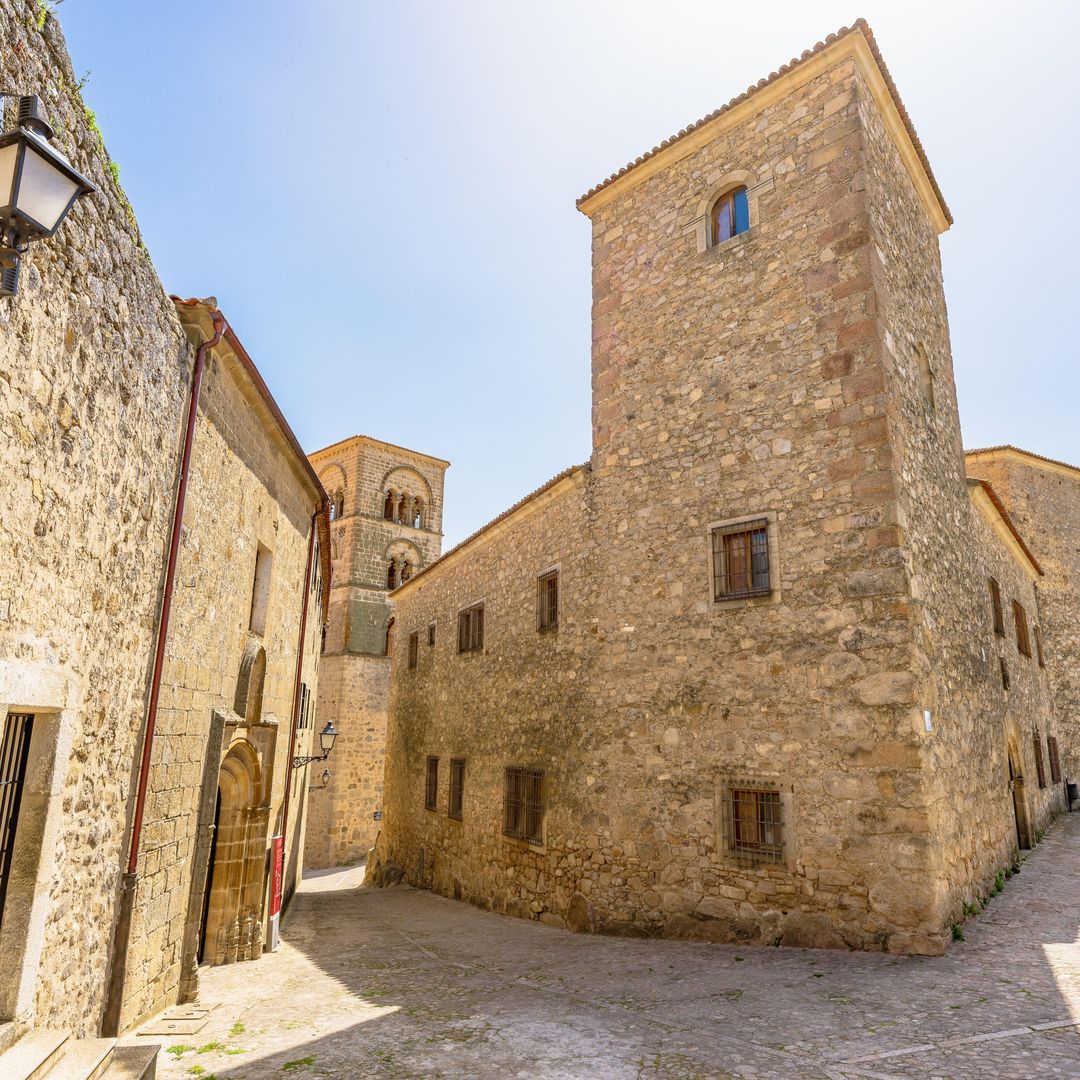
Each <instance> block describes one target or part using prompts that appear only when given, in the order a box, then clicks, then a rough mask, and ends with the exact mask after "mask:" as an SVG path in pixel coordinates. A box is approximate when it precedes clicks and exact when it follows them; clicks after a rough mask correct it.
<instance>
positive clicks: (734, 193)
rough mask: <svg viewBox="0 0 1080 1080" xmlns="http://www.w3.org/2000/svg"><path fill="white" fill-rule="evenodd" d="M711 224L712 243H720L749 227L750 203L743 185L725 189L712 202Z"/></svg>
mask: <svg viewBox="0 0 1080 1080" xmlns="http://www.w3.org/2000/svg"><path fill="white" fill-rule="evenodd" d="M711 224H712V242H713V244H714V245H715V244H722V243H723V242H724V241H725V240H730V239H731V238H732V237H733V236H738V235H739V233H743V232H746V230H747V229H749V228H750V204H749V202H748V201H747V198H746V188H745V187H737V188H733V189H732V190H731V191H725V192H724V194H723V195H721V196H720V198H719V199H717V200H716V202H714V203H713V208H712V215H711Z"/></svg>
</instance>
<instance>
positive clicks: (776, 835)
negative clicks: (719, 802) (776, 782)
mask: <svg viewBox="0 0 1080 1080" xmlns="http://www.w3.org/2000/svg"><path fill="white" fill-rule="evenodd" d="M724 822H725V834H726V840H727V849H728V853H729V854H731V855H736V856H739V857H741V858H745V859H749V860H751V861H754V862H780V861H781V860H782V859H783V857H784V813H783V803H782V802H781V799H780V792H779V791H777V790H776V789H775V788H765V787H761V788H759V787H751V786H749V785H746V786H736V785H732V786H729V787H728V788H727V790H726V793H725V799H724Z"/></svg>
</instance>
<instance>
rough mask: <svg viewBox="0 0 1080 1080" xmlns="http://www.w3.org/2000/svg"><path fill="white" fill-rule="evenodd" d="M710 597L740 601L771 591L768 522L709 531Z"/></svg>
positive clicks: (743, 524)
mask: <svg viewBox="0 0 1080 1080" xmlns="http://www.w3.org/2000/svg"><path fill="white" fill-rule="evenodd" d="M712 554H713V598H714V599H716V600H739V599H743V598H745V597H752V596H767V595H768V594H769V593H770V592H772V580H771V575H770V569H769V523H768V521H767V520H765V519H762V520H760V521H746V522H741V523H740V524H738V525H725V526H722V527H720V528H716V529H713V531H712Z"/></svg>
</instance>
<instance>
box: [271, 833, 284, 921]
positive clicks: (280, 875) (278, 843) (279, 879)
mask: <svg viewBox="0 0 1080 1080" xmlns="http://www.w3.org/2000/svg"><path fill="white" fill-rule="evenodd" d="M272 850H273V856H274V862H273V867H274V870H273V874H274V888H273V890H272V892H271V894H270V917H271V918H274V917H275V916H277V915H280V914H281V893H282V884H283V882H284V880H285V837H284V836H275V837H274V846H273V849H272Z"/></svg>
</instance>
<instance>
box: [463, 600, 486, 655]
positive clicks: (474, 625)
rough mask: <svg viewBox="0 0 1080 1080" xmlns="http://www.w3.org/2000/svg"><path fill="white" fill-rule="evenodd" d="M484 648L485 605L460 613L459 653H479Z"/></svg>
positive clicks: (478, 605)
mask: <svg viewBox="0 0 1080 1080" xmlns="http://www.w3.org/2000/svg"><path fill="white" fill-rule="evenodd" d="M483 647H484V605H483V604H474V605H473V606H472V607H471V608H466V610H465V611H462V612H459V613H458V652H459V653H466V652H479V651H480V650H481V649H483Z"/></svg>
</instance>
